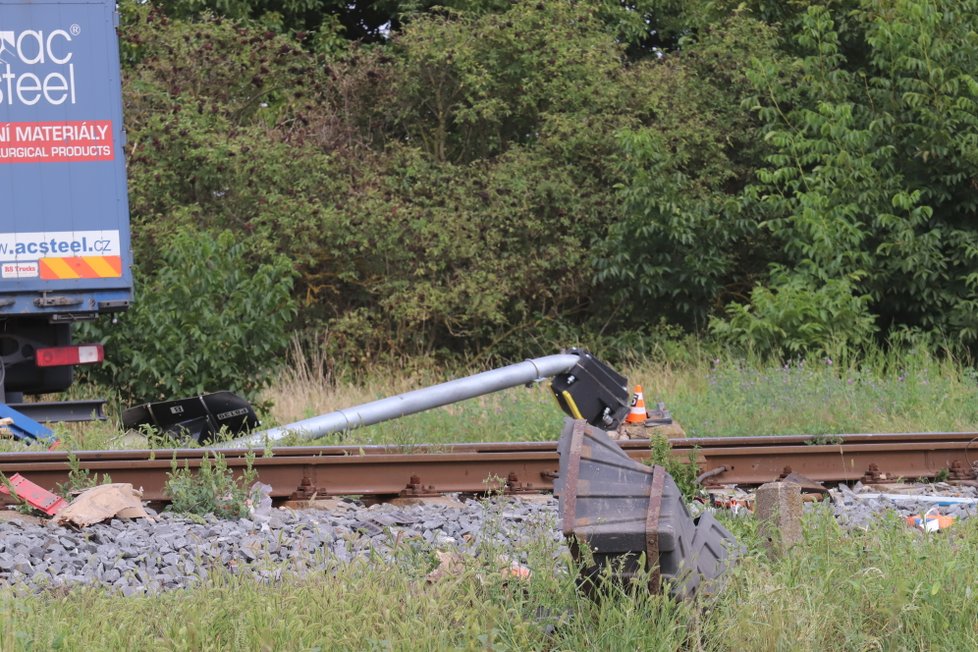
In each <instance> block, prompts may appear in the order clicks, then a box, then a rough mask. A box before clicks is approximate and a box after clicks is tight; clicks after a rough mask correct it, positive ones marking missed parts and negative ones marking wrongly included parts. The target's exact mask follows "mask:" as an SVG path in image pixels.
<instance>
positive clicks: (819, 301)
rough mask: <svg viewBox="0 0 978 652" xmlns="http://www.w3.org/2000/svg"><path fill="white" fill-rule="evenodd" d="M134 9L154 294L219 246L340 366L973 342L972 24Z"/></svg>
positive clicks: (763, 10)
mask: <svg viewBox="0 0 978 652" xmlns="http://www.w3.org/2000/svg"><path fill="white" fill-rule="evenodd" d="M123 9H124V21H123V26H122V29H121V36H122V44H123V55H124V65H125V70H124V73H125V103H126V106H125V109H126V120H127V130H128V135H129V144H128V147H127V154H128V160H129V174H130V193H131V206H132V211H133V225H134V226H133V228H134V243H135V247H136V257H137V260H138V262H139V265H140V269H141V272H142V274H143V276H142V278H143V279H144V280H145V283H146V284H151V283H154V282H155V280H156V279H158V278H163V277H164V275H165V274H166V273H167V268H168V266H169V265H170V264H171V262H169V261H168V260H167V259H165V257H164V256H162V255H161V252H164V251H167V248H168V246H169V243H170V242H171V240H172V237H173V233H174V232H175V231H180V230H181V229H192V230H193V231H194V232H197V233H203V234H210V235H209V236H208V237H211V238H214V237H216V236H215V235H214V234H217V233H220V232H223V231H228V232H230V233H231V234H233V238H234V242H235V246H236V247H240V248H241V251H242V252H243V253H242V254H241V255H242V256H243V258H244V259H246V260H247V261H248V264H249V265H251V266H253V267H254V266H261V265H263V264H264V265H272V266H273V267H275V266H282V267H281V269H282V270H284V269H285V267H284V266H285V265H286V263H284V262H282V261H283V260H287V265H288V267H289V270H290V273H294V275H295V286H294V296H295V298H296V300H297V303H298V313H297V317H296V320H295V322H294V326H295V327H312V328H316V329H318V330H322V331H325V332H327V333H328V338H327V344H328V345H329V346H330V347H331V348H332V351H333V353H334V354H335V355H337V356H342V357H343V358H344V359H345V360H346V361H348V362H351V363H355V364H356V363H362V362H366V361H369V360H372V359H375V358H377V357H378V356H384V355H402V354H410V353H418V352H423V353H429V354H430V353H435V354H439V355H441V354H446V355H455V354H480V355H490V356H492V355H497V356H504V357H505V356H509V357H511V356H516V355H525V354H528V353H535V352H539V350H540V349H544V350H552V348H553V346H554V345H555V344H556V342H555V341H554V338H557V337H558V334H559V337H560V338H561V343H566V342H567V338H570V339H575V340H585V341H587V340H588V339H589V338H591V337H593V336H596V335H597V334H600V335H601V336H603V337H619V338H621V339H622V341H632V340H631V339H630V338H631V335H632V334H635V333H639V334H641V333H651V332H657V331H658V329H659V328H660V324H661V323H662V322H663V321H665V322H666V323H667V324H669V325H670V326H669V329H671V328H672V327H673V326H675V325H679V326H682V327H683V328H686V329H689V330H693V331H702V330H704V329H706V328H707V326H708V325H709V327H710V329H711V330H712V332H713V333H714V334H715V335H716V336H717V337H719V338H721V339H722V340H723V341H726V342H729V343H733V344H735V345H738V346H744V347H749V348H753V349H756V350H758V351H766V352H775V353H776V352H785V353H794V352H800V351H806V350H813V349H825V350H830V349H835V348H838V347H843V346H859V345H861V344H864V343H868V342H870V341H871V340H873V339H878V338H887V337H891V336H892V335H893V334H894V333H900V334H901V336H904V337H912V338H914V339H915V340H919V339H921V338H931V339H933V340H934V341H938V340H940V341H945V338H946V339H949V340H952V341H955V342H957V343H959V345H961V346H963V347H974V346H975V345H976V344H978V326H976V323H978V303H976V299H975V298H974V295H975V289H976V284H978V269H976V262H975V260H976V252H978V227H976V226H975V224H976V222H975V220H974V219H973V218H974V215H975V210H976V201H978V196H976V192H978V181H976V179H978V170H976V165H978V108H976V107H978V105H976V101H978V98H976V94H978V82H976V79H975V76H974V71H975V70H978V39H976V37H975V34H976V33H978V29H976V28H978V25H976V23H978V0H962V1H960V2H952V1H951V0H887V1H886V2H883V1H882V0H832V1H830V2H819V3H815V2H810V1H808V0H792V1H791V2H771V1H768V0H749V1H747V2H739V1H738V2H733V0H730V1H727V0H691V1H688V2H682V3H680V2H675V1H674V0H640V1H639V2H633V3H619V2H612V1H608V2H605V1H597V0H596V1H595V2H589V3H582V2H573V1H571V0H532V1H531V0H519V1H517V2H512V3H509V2H506V3H502V2H497V1H496V0H455V1H452V2H443V3H438V5H437V6H436V5H435V4H434V3H430V2H426V1H421V0H413V1H407V0H404V1H397V2H395V1H394V0H389V1H388V2H366V3H353V4H330V3H310V2H306V0H282V1H279V0H276V1H273V0H220V1H215V0H180V1H177V2H173V3H165V4H164V3H154V2H149V3H137V2H127V3H123ZM368 14H369V15H368ZM276 269H278V267H276ZM284 273H285V272H284V271H283V274H284ZM140 296H141V297H142V296H144V295H143V294H142V293H140ZM667 330H668V329H667Z"/></svg>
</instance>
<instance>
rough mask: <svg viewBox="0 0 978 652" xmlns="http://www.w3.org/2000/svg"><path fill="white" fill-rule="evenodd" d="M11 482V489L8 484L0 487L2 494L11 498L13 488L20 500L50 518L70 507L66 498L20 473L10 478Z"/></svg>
mask: <svg viewBox="0 0 978 652" xmlns="http://www.w3.org/2000/svg"><path fill="white" fill-rule="evenodd" d="M9 482H10V487H9V488H8V487H7V485H6V484H3V485H0V494H4V495H7V496H9V495H10V489H11V488H12V489H13V491H14V494H16V496H17V497H18V498H20V499H21V500H23V501H25V502H26V503H27V504H29V505H30V506H31V507H33V508H35V509H39V510H41V511H42V512H44V513H45V514H47V515H48V516H54V515H55V514H57V513H58V512H60V511H61V510H62V509H64V508H65V507H67V506H68V501H66V500H65V499H64V498H62V497H61V496H58V495H57V494H53V493H51V492H50V491H48V490H47V489H45V488H44V487H42V486H40V485H38V484H34V483H33V482H31V481H30V480H28V479H27V478H25V477H24V476H22V475H21V474H19V473H14V474H13V475H12V476H10V479H9Z"/></svg>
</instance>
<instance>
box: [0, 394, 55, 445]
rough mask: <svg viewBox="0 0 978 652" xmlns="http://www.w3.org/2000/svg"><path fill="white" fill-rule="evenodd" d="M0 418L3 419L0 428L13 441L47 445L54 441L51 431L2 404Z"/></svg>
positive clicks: (0, 404)
mask: <svg viewBox="0 0 978 652" xmlns="http://www.w3.org/2000/svg"><path fill="white" fill-rule="evenodd" d="M0 418H2V419H3V422H2V424H0V426H2V429H3V430H4V431H6V432H7V433H9V436H11V437H13V438H14V439H20V440H21V441H25V442H31V441H43V442H46V443H48V444H50V443H53V442H54V441H56V439H55V437H54V431H53V430H51V429H50V428H48V427H47V426H45V425H43V424H41V423H38V422H37V421H35V420H34V419H31V418H30V417H29V416H27V415H25V414H22V413H20V412H18V411H17V410H15V409H13V408H12V407H10V406H9V405H6V404H4V403H0Z"/></svg>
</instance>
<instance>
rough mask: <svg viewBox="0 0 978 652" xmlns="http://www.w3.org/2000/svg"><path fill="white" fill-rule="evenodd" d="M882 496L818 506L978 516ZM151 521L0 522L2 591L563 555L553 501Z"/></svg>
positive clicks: (150, 585) (854, 493)
mask: <svg viewBox="0 0 978 652" xmlns="http://www.w3.org/2000/svg"><path fill="white" fill-rule="evenodd" d="M881 493H887V490H886V489H885V488H883V489H880V488H875V487H864V486H862V485H860V484H858V483H857V484H856V485H855V486H854V487H853V488H849V487H845V486H840V487H839V488H835V489H832V490H831V492H830V497H829V500H827V501H825V506H826V507H829V508H830V509H831V510H832V512H833V514H834V515H835V517H836V519H837V520H838V521H839V523H840V524H841V525H843V527H846V528H868V527H871V526H872V524H873V523H874V521H876V520H877V519H879V518H880V517H881V516H883V515H885V514H892V513H894V512H895V513H896V514H898V515H899V516H901V517H907V516H912V515H922V514H924V513H926V512H927V511H928V510H931V509H932V508H935V507H936V511H938V512H939V513H940V514H942V515H945V516H954V517H956V518H957V519H965V518H968V517H969V516H972V515H974V514H975V513H976V506H975V505H969V504H945V505H941V504H935V502H933V501H925V500H913V499H909V500H908V499H904V498H903V497H901V498H899V499H891V498H886V497H881V496H874V497H869V496H867V495H868V494H881ZM899 493H905V494H911V495H920V496H948V497H951V496H954V497H958V498H964V499H976V500H978V488H975V487H968V486H951V485H948V484H946V483H933V484H926V485H914V486H904V487H902V488H901V489H900V490H899ZM815 506H816V504H809V505H808V507H809V508H815ZM154 517H155V522H151V521H148V520H145V519H136V520H119V519H113V520H111V521H109V522H106V523H100V524H97V525H93V526H90V527H87V528H84V529H80V530H79V529H74V528H70V527H63V526H59V525H55V524H54V523H53V522H34V521H21V520H11V521H4V522H0V585H2V584H9V585H17V586H20V587H23V588H25V589H27V590H33V591H41V590H48V589H52V588H59V587H71V586H77V585H87V586H102V587H105V588H108V589H110V590H113V591H118V592H120V593H122V594H123V595H138V594H147V593H150V594H152V593H157V592H160V591H165V590H170V589H179V588H185V587H189V586H192V585H193V584H195V583H197V582H200V581H202V580H205V579H206V578H207V577H208V576H210V575H212V574H213V573H215V572H230V573H232V574H235V575H239V574H251V575H252V576H254V577H256V578H258V579H261V580H276V579H278V578H280V577H282V576H283V575H284V574H292V573H295V574H299V575H303V574H309V573H317V572H318V573H322V572H324V571H327V570H328V569H329V568H331V567H332V566H334V565H336V564H340V563H348V562H351V561H354V560H357V559H367V558H368V557H369V558H370V559H371V560H380V561H390V560H391V559H393V557H394V552H393V548H394V547H395V546H407V545H410V546H417V547H420V548H422V549H424V550H432V551H433V550H452V551H457V552H459V553H461V554H469V555H475V554H478V553H479V551H480V548H481V547H483V546H484V545H485V544H487V543H489V544H491V548H492V550H494V551H504V552H506V553H507V554H509V555H510V556H511V558H512V559H513V560H514V561H521V560H520V551H525V550H526V549H527V547H528V545H529V544H531V543H532V542H539V541H540V539H541V537H543V538H545V539H549V540H550V541H551V542H552V543H554V544H555V546H554V549H555V550H563V549H565V548H564V543H563V538H562V536H561V535H560V532H559V528H558V527H557V525H556V523H557V518H556V517H557V501H556V499H554V498H553V497H552V496H548V497H537V498H536V499H534V500H522V499H519V498H510V497H497V498H494V499H492V500H466V501H460V502H458V503H454V504H445V503H437V502H436V503H419V504H414V505H392V504H380V505H373V506H370V507H366V506H363V505H361V504H359V503H355V502H337V503H336V505H335V507H333V508H331V509H330V510H328V511H326V510H322V509H307V510H291V509H267V510H262V511H260V512H259V513H256V514H253V515H252V517H251V518H242V519H239V520H235V521H228V520H220V519H217V518H215V517H214V516H210V515H209V516H206V517H203V518H201V517H188V516H182V515H176V514H169V513H166V512H164V513H162V514H158V515H156V514H154Z"/></svg>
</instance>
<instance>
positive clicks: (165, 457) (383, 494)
mask: <svg viewBox="0 0 978 652" xmlns="http://www.w3.org/2000/svg"><path fill="white" fill-rule="evenodd" d="M620 444H621V445H622V448H624V449H625V450H626V451H627V452H628V454H629V455H630V456H631V457H632V458H634V459H637V460H645V459H647V458H648V456H649V442H648V440H628V441H623V442H620ZM671 444H672V452H673V454H674V455H676V456H677V457H679V458H680V459H687V458H688V457H689V456H690V455H693V456H694V458H695V460H696V462H697V465H698V467H699V470H700V472H701V473H703V474H704V475H705V476H706V478H705V479H704V482H705V483H706V484H739V485H758V484H763V483H764V482H769V481H772V480H776V479H778V478H779V477H783V476H784V475H786V474H787V473H790V472H795V473H800V474H802V475H804V476H806V477H808V478H810V479H812V480H817V481H820V482H828V483H836V482H852V481H856V480H864V481H875V482H886V481H895V480H901V479H907V480H909V479H917V478H934V477H948V478H949V479H955V480H973V479H974V478H975V475H974V470H973V466H972V465H973V464H978V433H899V434H847V435H839V436H832V437H825V436H821V437H812V436H806V435H790V436H775V437H721V438H710V439H706V438H701V439H677V440H672V442H671ZM210 453H212V451H206V450H203V449H160V450H105V451H78V452H75V453H74V454H73V455H74V456H75V458H76V460H77V462H76V463H77V466H78V467H79V468H81V469H85V470H87V471H89V472H91V473H97V474H99V475H102V474H109V475H110V476H111V478H112V481H113V482H129V483H132V484H133V486H136V487H142V488H143V491H144V498H145V499H146V500H153V501H165V500H166V499H167V496H166V494H165V492H164V484H165V482H166V476H167V473H168V472H169V471H170V470H171V468H172V465H173V464H174V463H176V464H178V465H180V466H181V467H182V466H185V465H187V466H189V467H190V468H195V467H198V466H199V465H200V463H201V459H202V457H203V456H204V455H205V454H210ZM221 454H222V455H223V456H224V458H225V460H226V463H227V465H228V467H229V468H232V469H236V470H241V469H243V468H245V466H246V465H247V464H248V450H247V449H226V450H223V451H221ZM252 464H253V466H254V468H255V469H256V470H257V471H258V474H259V478H260V479H261V481H262V482H264V483H266V484H268V485H270V486H271V487H272V497H273V498H275V499H279V500H283V499H293V500H307V499H311V498H314V497H326V496H338V495H359V496H373V497H378V498H390V497H397V496H408V497H410V496H419V497H420V496H431V495H440V494H444V493H451V492H463V493H479V492H485V491H487V490H501V491H508V492H513V493H519V492H549V491H551V490H552V489H553V478H554V477H555V475H556V472H557V468H558V455H557V445H556V442H514V443H471V444H452V445H417V446H403V447H393V446H305V447H283V448H272V449H269V451H267V452H265V451H261V450H259V451H257V452H256V454H255V457H254V459H253V461H252ZM70 470H71V463H70V461H69V453H65V452H60V451H52V452H39V453H34V452H23V453H20V452H18V453H0V472H2V473H3V474H4V475H6V476H10V475H11V474H13V473H21V474H22V475H24V476H26V477H28V478H29V479H30V480H32V481H33V482H35V483H37V484H39V485H41V486H44V487H52V488H53V487H55V486H57V485H58V484H60V483H66V482H67V481H68V473H69V471H70Z"/></svg>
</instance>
